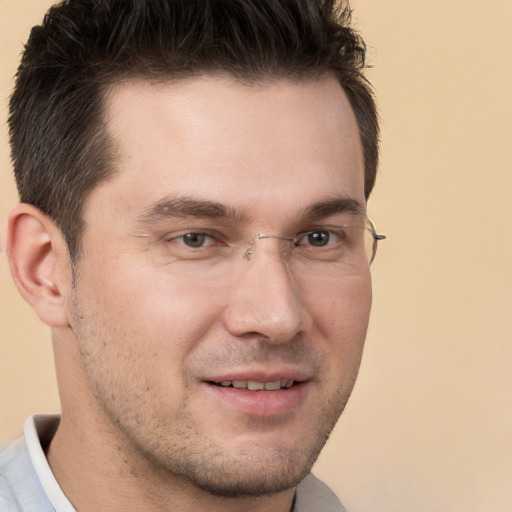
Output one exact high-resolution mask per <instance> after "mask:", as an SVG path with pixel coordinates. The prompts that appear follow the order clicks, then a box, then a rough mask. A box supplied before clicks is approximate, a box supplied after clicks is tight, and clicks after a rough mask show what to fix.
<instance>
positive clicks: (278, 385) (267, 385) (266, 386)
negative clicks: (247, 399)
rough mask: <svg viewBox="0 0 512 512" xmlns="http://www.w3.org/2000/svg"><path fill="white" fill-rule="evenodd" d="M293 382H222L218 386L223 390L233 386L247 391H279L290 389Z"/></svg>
mask: <svg viewBox="0 0 512 512" xmlns="http://www.w3.org/2000/svg"><path fill="white" fill-rule="evenodd" d="M294 382H295V381H294V380H293V379H292V380H274V381H272V382H256V381H255V380H223V381H222V382H220V383H219V384H220V385H221V386H222V387H223V388H229V387H231V386H233V387H234V388H236V389H248V390H249V391H263V390H266V391H277V390H279V389H290V388H291V387H292V386H293V383H294Z"/></svg>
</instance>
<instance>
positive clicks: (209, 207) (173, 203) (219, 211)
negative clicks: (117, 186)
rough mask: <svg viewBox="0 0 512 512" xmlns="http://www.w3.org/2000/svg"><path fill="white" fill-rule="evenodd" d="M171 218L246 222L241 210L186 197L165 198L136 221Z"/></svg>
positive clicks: (144, 221) (143, 221)
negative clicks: (219, 219) (200, 218)
mask: <svg viewBox="0 0 512 512" xmlns="http://www.w3.org/2000/svg"><path fill="white" fill-rule="evenodd" d="M172 217H202V218H214V219H215V218H222V219H227V220H230V221H232V222H244V221H246V215H245V213H244V212H243V211H242V210H239V209H237V208H233V207H231V206H227V205H225V204H222V203H218V202H215V201H206V200H200V199H193V198H191V197H187V196H182V197H165V198H163V199H161V200H159V201H157V202H156V203H154V204H153V205H151V206H150V207H149V208H147V209H146V210H145V211H144V212H143V213H142V214H141V215H139V217H138V221H139V222H141V223H146V222H150V221H152V220H154V219H166V218H172Z"/></svg>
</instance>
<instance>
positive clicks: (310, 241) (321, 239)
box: [297, 229, 339, 247]
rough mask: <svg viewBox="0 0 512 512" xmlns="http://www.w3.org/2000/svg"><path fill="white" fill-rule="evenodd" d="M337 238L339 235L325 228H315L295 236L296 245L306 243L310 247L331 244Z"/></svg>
mask: <svg viewBox="0 0 512 512" xmlns="http://www.w3.org/2000/svg"><path fill="white" fill-rule="evenodd" d="M338 240H339V236H338V235H336V233H333V232H332V231H328V230H327V229H317V230H315V231H309V232H307V233H302V234H301V235H299V237H297V245H308V246H311V247H325V246H326V245H332V244H333V243H336V242H337V241H338Z"/></svg>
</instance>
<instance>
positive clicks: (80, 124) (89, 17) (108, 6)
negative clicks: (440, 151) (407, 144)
mask: <svg viewBox="0 0 512 512" xmlns="http://www.w3.org/2000/svg"><path fill="white" fill-rule="evenodd" d="M350 14H351V13H350V9H349V8H348V7H342V6H339V5H336V2H335V0H65V1H63V2H61V3H59V4H57V5H55V6H54V7H52V8H51V9H50V10H49V11H48V13H47V14H46V16H45V18H44V21H43V23H42V24H41V25H39V26H35V27H34V28H33V29H32V32H31V34H30V38H29V40H28V43H27V45H26V46H25V51H24V53H23V56H22V60H21V64H20V66H19V69H18V73H17V76H16V85H15V89H14V92H13V94H12V96H11V100H10V116H9V128H10V140H11V150H12V160H13V163H14V172H15V176H16V182H17V185H18V191H19V194H20V199H21V201H23V202H26V203H30V204H33V205H35V206H36V207H38V208H39V209H40V210H41V211H42V212H43V213H45V214H46V215H48V216H49V217H50V218H52V219H53V220H54V221H55V222H56V224H57V225H58V226H59V228H60V229H61V231H62V233H63V235H64V237H65V239H66V242H67V244H68V248H69V252H70V255H71V257H72V258H75V257H76V256H77V254H78V251H79V243H80V236H81V232H82V230H83V228H84V225H83V224H84V223H83V219H82V210H83V205H84V202H85V200H86V199H87V196H88V194H89V193H90V192H91V190H92V189H94V187H95V186H96V185H97V184H98V183H99V182H100V181H102V180H104V179H106V178H107V177H108V176H110V175H111V174H112V173H113V172H115V167H114V163H115V162H114V157H113V153H112V147H111V145H110V144H109V141H108V138H107V136H106V130H105V126H104V119H103V98H104V94H105V91H106V90H107V88H108V87H109V86H110V85H112V84H114V83H116V82H118V81H122V80H126V79H130V78H136V77H137V78H149V79H166V78H169V79H171V78H172V79H176V78H178V79H179V78H188V77H192V76H197V75H200V74H204V73H222V74H229V75H231V76H233V77H234V78H236V79H239V80H242V81H244V82H249V83H250V82H256V81H260V80H268V79H291V80H313V79H315V78H318V77H320V76H321V75H323V74H325V73H331V74H334V75H335V76H336V77H337V79H338V81H339V83H340V84H341V86H342V87H343V89H344V91H345V93H346V94H347V96H348V99H349V101H350V103H351V105H352V108H353V110H354V113H355V116H356V118H357V122H358V126H359V132H360V136H361V142H362V146H363V152H364V160H365V195H366V197H368V196H369V194H370V192H371V190H372V188H373V185H374V183H375V175H376V170H377V163H378V119H377V112H376V107H375V102H374V99H373V95H372V90H371V87H370V85H369V83H368V82H367V81H366V79H365V78H364V77H363V75H362V69H363V68H364V65H365V45H364V42H363V41H362V39H361V38H360V37H359V35H358V34H357V33H356V32H355V31H354V30H353V29H352V28H351V26H350Z"/></svg>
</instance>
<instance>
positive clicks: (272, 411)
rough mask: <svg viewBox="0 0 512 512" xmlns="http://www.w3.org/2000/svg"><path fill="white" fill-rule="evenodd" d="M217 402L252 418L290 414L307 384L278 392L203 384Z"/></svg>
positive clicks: (300, 399) (296, 385)
mask: <svg viewBox="0 0 512 512" xmlns="http://www.w3.org/2000/svg"><path fill="white" fill-rule="evenodd" d="M205 385H206V386H207V389H208V390H209V392H210V393H212V394H213V395H214V396H215V397H216V398H217V399H218V400H220V401H221V402H223V403H224V404H227V405H228V406H230V407H234V408H236V409H238V410H239V411H240V412H242V413H244V414H248V415H252V416H260V417H264V416H279V415H281V414H285V413H287V412H290V411H291V410H293V409H294V408H296V407H298V406H299V404H300V403H301V402H302V401H303V400H304V397H305V394H306V389H307V383H306V382H300V383H298V384H295V385H294V386H292V387H291V388H288V389H281V390H278V391H249V390H248V389H237V388H233V387H226V388H224V387H221V386H216V385H214V384H209V383H205Z"/></svg>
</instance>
